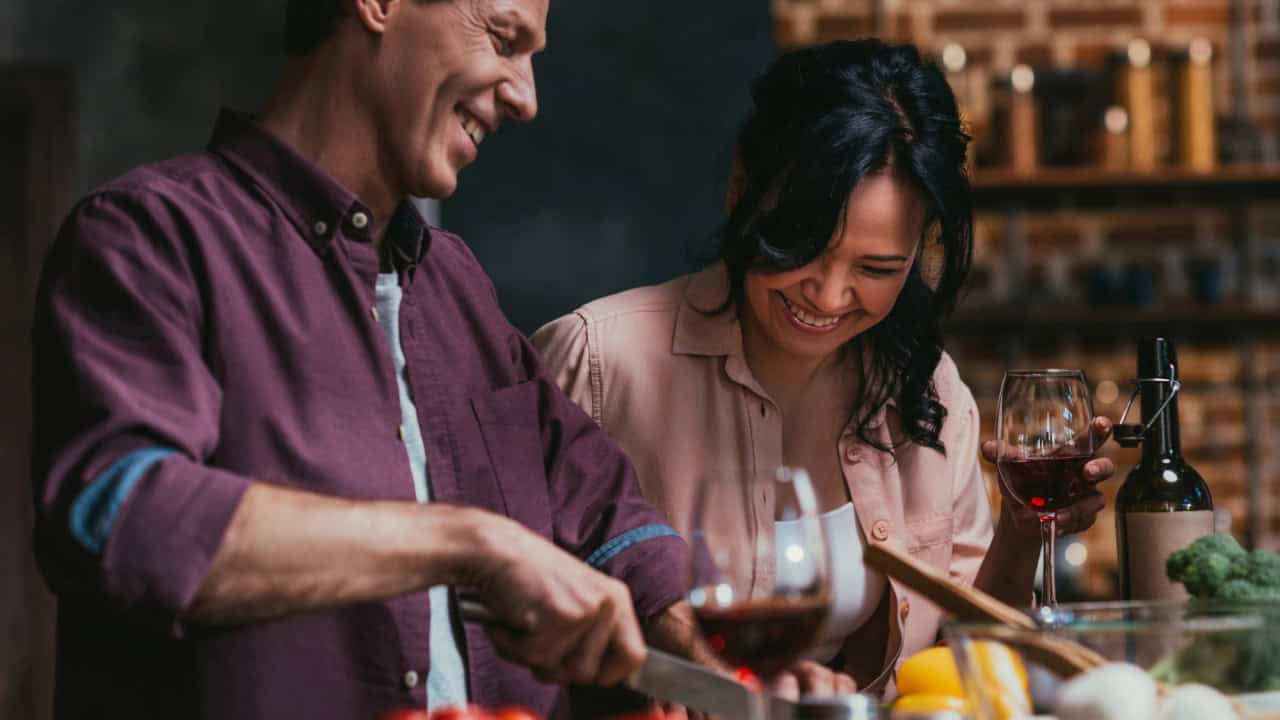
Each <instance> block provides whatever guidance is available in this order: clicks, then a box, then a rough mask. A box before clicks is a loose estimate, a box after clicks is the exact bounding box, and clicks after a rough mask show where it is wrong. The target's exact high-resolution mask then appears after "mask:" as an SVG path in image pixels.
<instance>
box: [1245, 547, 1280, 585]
mask: <svg viewBox="0 0 1280 720" xmlns="http://www.w3.org/2000/svg"><path fill="white" fill-rule="evenodd" d="M1244 577H1245V578H1246V579H1248V580H1249V582H1251V583H1253V584H1254V585H1258V586H1260V587H1266V588H1280V555H1277V554H1275V553H1273V552H1268V551H1266V550H1254V551H1253V552H1251V553H1249V563H1248V568H1247V570H1246V571H1245V575H1244Z"/></svg>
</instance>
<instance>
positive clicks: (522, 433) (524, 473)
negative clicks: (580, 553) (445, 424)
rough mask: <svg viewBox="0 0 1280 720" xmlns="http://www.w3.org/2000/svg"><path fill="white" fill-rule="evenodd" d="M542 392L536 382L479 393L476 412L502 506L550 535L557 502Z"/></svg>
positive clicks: (473, 402)
mask: <svg viewBox="0 0 1280 720" xmlns="http://www.w3.org/2000/svg"><path fill="white" fill-rule="evenodd" d="M537 393H538V387H537V384H536V383H521V384H519V385H512V386H510V387H505V388H502V389H499V390H495V391H493V392H490V393H484V394H480V395H475V396H473V397H472V398H471V410H472V412H473V413H474V415H475V419H476V422H477V424H478V426H479V428H480V436H481V439H482V440H483V442H484V448H485V452H486V454H487V457H488V461H489V462H488V470H489V472H491V473H492V476H493V480H494V481H495V482H496V485H497V490H498V493H499V500H500V503H501V506H502V507H501V510H502V511H503V512H504V514H505V515H506V516H507V517H509V518H511V519H513V520H515V521H517V522H519V523H520V524H522V525H524V526H525V527H528V528H530V529H531V530H534V531H536V532H538V533H541V534H542V535H544V536H548V537H549V536H550V535H551V527H552V526H551V502H550V499H549V496H548V492H547V477H546V464H545V462H544V459H543V453H542V433H541V428H540V426H539V423H538V394H537ZM495 509H496V508H495Z"/></svg>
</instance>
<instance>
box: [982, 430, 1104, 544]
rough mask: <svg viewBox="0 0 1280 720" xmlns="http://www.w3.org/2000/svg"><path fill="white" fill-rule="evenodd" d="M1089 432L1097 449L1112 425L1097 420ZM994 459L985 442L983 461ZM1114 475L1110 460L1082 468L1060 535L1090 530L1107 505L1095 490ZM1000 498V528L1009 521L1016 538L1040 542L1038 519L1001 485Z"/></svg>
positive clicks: (992, 445)
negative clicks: (1075, 496)
mask: <svg viewBox="0 0 1280 720" xmlns="http://www.w3.org/2000/svg"><path fill="white" fill-rule="evenodd" d="M1089 430H1090V432H1092V433H1093V446H1094V447H1095V448H1100V447H1102V445H1103V444H1104V443H1105V442H1106V441H1107V438H1109V437H1111V421H1110V420H1108V419H1107V418H1105V417H1096V418H1094V419H1093V425H1091V426H1090V427H1089ZM997 455H998V451H997V448H996V443H995V441H993V440H988V441H986V442H985V443H983V444H982V457H983V458H984V459H986V461H987V462H989V463H992V464H995V462H996V460H997ZM1115 472H1116V464H1115V463H1114V462H1112V461H1111V459H1110V458H1104V457H1100V458H1094V459H1093V460H1090V461H1089V462H1088V463H1087V464H1086V465H1085V466H1084V471H1083V475H1084V476H1083V478H1082V480H1083V481H1084V492H1083V493H1082V494H1081V496H1080V498H1079V499H1078V500H1076V501H1075V502H1074V503H1072V504H1071V505H1070V506H1068V507H1065V508H1063V509H1062V510H1059V511H1058V534H1059V535H1070V534H1072V533H1078V532H1083V531H1085V530H1088V529H1089V528H1090V527H1092V526H1093V523H1094V521H1095V520H1097V519H1098V512H1099V511H1101V510H1102V508H1103V506H1104V505H1105V504H1106V503H1105V501H1104V500H1103V498H1102V493H1100V492H1098V490H1097V487H1096V486H1097V485H1098V483H1100V482H1102V481H1104V480H1106V479H1108V478H1110V477H1111V476H1112V475H1114V474H1115ZM1000 496H1001V498H1002V499H1003V502H1002V503H1001V506H1000V522H1001V524H1004V523H1005V522H1006V519H1008V520H1010V521H1012V525H1011V527H1012V528H1013V529H1014V531H1015V534H1016V535H1017V536H1019V537H1025V538H1026V539H1028V540H1034V541H1037V542H1038V541H1039V539H1040V518H1039V515H1037V513H1036V512H1035V511H1034V510H1032V509H1030V508H1027V507H1023V506H1022V505H1021V504H1020V503H1018V502H1017V501H1015V500H1013V499H1012V498H1010V497H1009V495H1008V491H1006V490H1005V488H1004V484H1003V483H1001V484H1000ZM1032 545H1033V546H1034V547H1035V548H1036V551H1037V552H1039V547H1040V546H1039V545H1038V544H1036V543H1032ZM1029 547H1030V546H1029Z"/></svg>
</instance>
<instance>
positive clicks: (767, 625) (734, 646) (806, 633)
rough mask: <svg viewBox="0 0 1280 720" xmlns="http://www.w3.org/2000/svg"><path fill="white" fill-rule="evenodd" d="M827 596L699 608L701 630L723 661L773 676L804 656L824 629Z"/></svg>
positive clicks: (763, 674) (760, 674)
mask: <svg viewBox="0 0 1280 720" xmlns="http://www.w3.org/2000/svg"><path fill="white" fill-rule="evenodd" d="M827 612H828V604H827V601H826V599H825V598H818V599H801V600H795V601H791V600H783V599H765V600H759V601H752V602H749V603H742V604H739V605H732V606H729V607H723V608H721V607H714V606H703V607H701V608H698V609H697V610H696V615H697V618H698V624H699V625H700V626H701V627H702V633H703V635H704V636H705V637H706V639H707V643H708V644H710V645H711V649H712V650H714V651H715V652H716V654H717V655H719V656H720V657H721V658H722V659H723V660H724V661H725V662H728V663H729V664H731V665H733V666H735V667H740V668H747V669H748V670H750V671H751V672H752V673H754V674H755V675H757V676H759V677H765V678H768V677H772V676H774V675H776V674H777V673H779V672H782V671H783V670H785V669H786V668H788V667H790V666H791V664H792V663H794V662H795V661H796V660H798V659H800V656H801V655H803V654H804V651H805V650H807V649H808V648H809V646H810V644H811V643H812V642H813V641H814V638H816V637H817V635H818V630H819V629H821V627H822V622H823V620H825V619H826V616H827Z"/></svg>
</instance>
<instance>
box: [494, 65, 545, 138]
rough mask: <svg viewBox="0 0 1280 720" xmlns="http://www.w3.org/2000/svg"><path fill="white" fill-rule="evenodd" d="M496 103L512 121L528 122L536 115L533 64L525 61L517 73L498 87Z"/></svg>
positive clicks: (536, 102)
mask: <svg viewBox="0 0 1280 720" xmlns="http://www.w3.org/2000/svg"><path fill="white" fill-rule="evenodd" d="M498 102H500V103H501V104H502V107H503V109H504V110H505V111H506V113H507V116H508V117H510V118H511V119H513V120H519V121H521V122H529V121H530V120H532V119H533V118H534V117H536V116H537V114H538V88H537V85H536V84H535V82H534V79H533V63H532V61H530V60H527V59H526V60H525V61H524V63H523V64H522V65H521V67H520V68H519V69H518V71H517V72H516V73H515V74H513V75H512V76H511V77H510V78H508V79H506V80H504V81H503V82H502V83H501V84H500V85H498Z"/></svg>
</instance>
